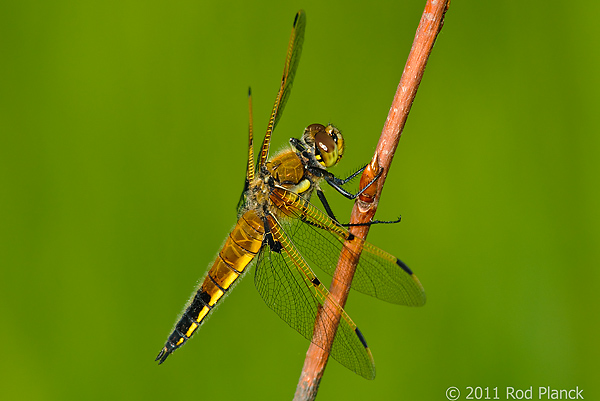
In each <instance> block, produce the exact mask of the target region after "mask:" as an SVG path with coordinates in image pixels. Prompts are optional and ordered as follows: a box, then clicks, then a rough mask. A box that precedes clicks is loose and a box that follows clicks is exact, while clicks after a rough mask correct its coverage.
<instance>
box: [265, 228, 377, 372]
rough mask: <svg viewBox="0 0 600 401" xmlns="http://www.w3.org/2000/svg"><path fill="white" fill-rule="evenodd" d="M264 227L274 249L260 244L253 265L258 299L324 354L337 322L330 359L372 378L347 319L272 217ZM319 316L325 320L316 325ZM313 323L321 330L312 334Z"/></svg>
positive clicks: (363, 345) (358, 336) (368, 353)
mask: <svg viewBox="0 0 600 401" xmlns="http://www.w3.org/2000/svg"><path fill="white" fill-rule="evenodd" d="M269 226H270V227H269V228H270V234H267V235H272V241H273V244H274V245H272V246H270V245H268V244H265V245H263V246H264V247H265V248H263V250H262V251H261V253H260V256H259V258H258V261H257V265H256V271H255V276H254V282H255V284H256V288H257V290H258V292H259V294H260V295H261V296H262V298H263V299H264V301H265V302H266V304H267V305H268V306H269V307H270V308H271V309H273V310H274V311H275V312H276V313H277V314H278V315H279V316H280V317H281V318H282V319H283V320H284V321H285V322H286V323H287V324H289V325H290V327H292V328H294V329H295V330H297V331H298V332H299V333H300V334H302V335H303V336H304V337H306V338H307V339H308V340H310V341H312V342H313V343H314V344H315V345H317V346H319V347H321V348H322V349H324V350H327V344H329V343H330V342H329V341H328V340H329V338H328V336H330V335H331V333H333V332H334V329H333V328H334V327H335V324H336V322H337V321H339V322H340V323H339V326H338V328H337V332H335V337H334V341H333V345H332V348H331V350H330V355H331V356H332V357H333V358H334V359H335V360H337V361H338V362H340V363H341V364H342V365H344V366H345V367H347V368H348V369H350V370H352V371H353V372H356V373H357V374H359V375H361V376H363V377H365V378H367V379H373V378H374V377H375V364H374V362H373V356H372V355H371V351H370V350H369V348H368V347H367V344H366V342H365V340H364V337H363V336H362V334H361V333H360V331H359V330H358V328H357V327H356V325H355V324H354V322H353V321H352V319H350V317H349V316H348V314H346V312H345V311H344V309H343V308H341V307H340V306H339V305H338V304H337V303H336V302H335V301H333V299H332V298H331V296H330V294H329V291H328V290H327V288H325V286H324V285H323V284H322V283H321V282H320V281H319V279H318V278H317V277H316V276H315V274H314V273H313V272H312V270H311V269H310V267H309V266H308V264H306V262H305V261H304V259H303V258H302V256H301V255H300V254H299V253H298V250H297V249H296V248H295V246H294V245H293V244H292V242H291V241H290V240H289V238H288V236H287V235H286V234H285V233H284V231H283V229H282V227H281V226H280V225H279V223H278V222H277V221H276V220H275V219H274V218H273V217H272V216H270V217H269ZM269 247H271V249H269ZM318 314H321V315H323V317H324V318H323V319H319V320H317V315H318ZM316 322H321V323H320V324H321V325H322V326H325V327H321V329H322V330H318V331H316V330H315V324H316ZM316 332H318V333H325V334H324V335H323V336H321V337H318V336H315V335H313V334H314V333H316Z"/></svg>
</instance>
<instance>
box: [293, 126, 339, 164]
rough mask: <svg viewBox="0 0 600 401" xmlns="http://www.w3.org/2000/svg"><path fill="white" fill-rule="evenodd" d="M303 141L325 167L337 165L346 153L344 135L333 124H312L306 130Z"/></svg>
mask: <svg viewBox="0 0 600 401" xmlns="http://www.w3.org/2000/svg"><path fill="white" fill-rule="evenodd" d="M301 142H302V143H303V144H305V145H306V147H307V148H308V149H309V150H310V152H311V153H312V155H313V156H314V158H315V160H316V161H317V162H318V163H319V164H320V165H321V166H323V167H325V168H329V167H332V166H335V165H336V164H337V163H338V162H339V161H340V159H341V158H342V155H343V154H344V137H343V136H342V133H341V132H340V130H339V129H337V128H336V127H334V126H333V125H331V124H328V125H327V126H324V125H323V124H311V125H309V126H308V127H306V129H305V130H304V134H303V135H302V140H301Z"/></svg>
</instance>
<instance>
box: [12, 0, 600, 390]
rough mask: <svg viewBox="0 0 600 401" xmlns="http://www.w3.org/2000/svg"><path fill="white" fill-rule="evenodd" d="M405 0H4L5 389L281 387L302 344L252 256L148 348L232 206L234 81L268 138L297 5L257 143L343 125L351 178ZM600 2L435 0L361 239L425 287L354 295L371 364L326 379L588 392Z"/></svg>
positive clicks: (415, 11)
mask: <svg viewBox="0 0 600 401" xmlns="http://www.w3.org/2000/svg"><path fill="white" fill-rule="evenodd" d="M423 7H424V1H404V2H382V1H377V0H374V1H369V2H358V1H354V2H349V1H336V2H327V3H326V4H325V2H321V1H305V2H274V1H273V2H263V3H256V2H213V3H207V2H203V1H200V2H193V1H172V2H158V1H150V2H142V1H140V2H133V1H102V2H100V1H90V2H79V1H54V2H35V1H18V2H17V1H3V2H2V3H1V4H0V141H1V142H0V264H1V266H0V325H1V330H0V344H1V352H0V355H1V356H0V392H1V393H0V398H2V399H6V400H16V399H19V400H69V399H98V400H106V399H128V400H134V399H139V400H148V399H162V400H169V399H189V400H193V399H209V400H216V399H219V400H223V399H291V398H292V396H293V394H294V391H295V387H296V383H297V379H298V377H299V374H300V369H301V367H302V364H303V360H304V354H305V352H306V349H307V347H308V342H307V341H306V340H304V339H303V338H302V337H301V336H299V335H298V334H297V333H295V332H294V331H293V330H290V329H289V328H288V327H287V325H286V324H285V323H284V322H283V321H281V320H280V319H279V318H278V317H277V316H276V315H275V314H274V313H273V312H271V310H270V309H269V308H267V307H266V306H265V305H264V303H263V301H262V300H261V299H260V296H259V295H258V293H257V292H256V290H255V288H254V284H253V282H252V281H253V279H252V277H248V278H246V279H245V280H244V281H243V282H242V283H240V284H239V285H238V286H237V287H236V289H235V291H234V293H233V295H231V296H229V297H228V298H227V300H226V301H224V302H223V303H222V304H221V306H220V307H219V308H218V311H217V313H214V314H213V316H212V317H211V319H209V322H208V324H206V325H204V326H203V328H202V329H201V330H200V331H199V333H198V334H196V336H195V337H194V339H193V340H192V341H190V342H189V344H187V345H186V346H185V347H184V348H183V349H182V350H180V351H178V352H177V353H175V354H174V356H172V357H171V358H169V360H168V361H167V363H165V364H164V365H161V366H160V367H158V366H156V364H155V363H154V362H153V360H154V358H155V356H156V354H157V353H158V351H159V350H160V348H161V347H162V346H163V344H164V341H165V340H166V337H167V335H168V334H169V331H170V329H171V328H172V325H173V323H174V322H175V320H176V318H177V315H178V313H179V312H180V310H181V308H182V307H183V305H184V303H185V302H186V300H187V299H188V296H189V294H190V293H191V292H192V291H193V289H194V286H195V283H196V281H197V280H198V279H199V278H200V277H201V276H202V275H203V274H204V272H205V270H206V268H207V266H208V265H209V264H210V263H211V262H212V260H213V258H214V257H215V255H216V253H217V252H218V250H219V248H220V246H221V244H222V241H223V240H224V239H225V237H226V235H227V233H228V232H229V230H230V229H231V228H232V226H233V224H234V223H235V217H236V216H235V205H236V203H237V200H238V197H239V193H240V191H241V187H242V181H243V174H244V169H245V154H246V153H245V152H246V148H245V146H246V134H247V99H246V92H247V87H248V85H251V86H252V88H253V93H254V116H255V127H256V131H257V133H258V136H261V134H262V132H264V128H265V127H266V124H267V119H268V115H269V113H270V109H271V106H272V102H273V100H274V97H275V93H276V90H277V88H278V85H279V81H280V76H281V70H282V67H283V61H284V55H285V50H286V46H287V41H288V38H289V33H290V28H291V23H292V20H293V17H294V13H295V12H296V11H297V10H298V9H299V8H304V9H305V10H306V13H307V21H308V22H307V31H306V40H305V45H304V52H303V55H302V60H301V62H300V67H299V70H298V74H297V75H296V81H295V86H294V90H293V94H292V96H291V97H290V100H289V102H288V104H287V108H286V112H285V114H284V117H283V118H282V119H281V122H280V124H279V126H278V128H277V130H276V132H275V136H274V148H275V149H279V148H282V147H284V146H285V145H286V142H287V139H288V138H289V137H292V136H299V135H300V134H301V132H302V130H303V128H304V127H305V126H307V125H308V124H310V123H314V122H321V123H328V122H332V123H335V124H336V125H337V126H339V127H340V128H341V130H342V131H343V132H344V134H345V138H346V141H347V153H346V156H345V158H344V160H343V163H342V164H341V166H340V167H338V168H337V169H336V170H334V172H335V173H337V174H339V175H340V176H344V175H345V174H347V173H348V172H351V171H353V169H355V168H356V167H359V166H361V165H362V164H363V163H365V162H366V161H368V160H369V158H370V157H371V155H372V152H373V150H374V148H375V144H376V143H377V138H378V136H379V133H380V132H381V128H382V126H383V123H384V121H385V118H386V115H387V112H388V109H389V106H390V103H391V100H392V97H393V94H394V92H395V90H396V86H397V84H398V81H399V79H400V75H401V73H402V69H403V67H404V63H405V61H406V57H407V55H408V52H409V49H410V45H411V43H412V40H413V36H414V33H415V30H416V27H417V25H418V22H419V19H420V17H421V13H422V10H423ZM599 14H600V6H598V3H597V2H593V1H587V2H583V3H578V4H577V5H576V6H575V5H568V2H567V3H565V2H558V1H555V2H546V1H531V2H516V1H513V2H507V1H504V2H480V1H458V0H455V1H453V2H452V4H451V7H450V10H449V11H448V13H447V15H446V23H445V25H444V28H443V30H442V32H441V34H440V36H439V37H438V40H437V42H436V46H435V48H434V51H433V54H432V56H431V57H430V59H429V63H428V66H427V70H426V71H425V76H424V79H423V82H422V84H421V87H420V89H419V92H418V95H417V98H416V100H415V103H414V105H413V109H412V112H411V115H410V117H409V119H408V123H407V125H406V128H405V131H404V133H403V136H402V140H401V141H400V146H399V148H398V152H397V153H396V158H395V162H394V163H393V166H392V170H391V172H390V174H389V177H388V180H387V182H386V187H385V190H384V193H383V198H382V202H381V204H380V208H379V211H378V218H380V219H392V218H395V217H396V216H397V215H398V214H401V215H402V217H403V220H402V223H401V224H399V225H393V226H378V227H374V228H373V229H372V230H371V233H370V236H369V240H370V241H371V242H372V243H374V244H376V245H378V246H380V247H381V248H383V249H385V250H388V251H389V252H392V253H394V254H396V255H397V256H399V257H400V258H402V259H403V260H404V261H405V262H406V263H407V264H408V265H409V266H411V267H412V268H413V270H414V271H415V273H416V274H417V275H418V276H419V278H420V279H421V282H422V283H423V285H424V287H425V289H426V291H427V295H428V302H427V304H426V305H425V307H423V308H415V309H410V308H405V307H397V306H394V305H389V304H386V303H384V302H380V301H378V300H375V299H373V298H370V297H367V296H363V295H361V294H352V295H351V297H350V300H349V303H348V305H347V308H346V309H347V311H348V313H349V314H350V315H351V316H352V317H353V319H354V320H355V321H356V322H357V324H358V325H359V327H361V330H362V331H363V333H364V334H365V336H366V338H367V339H368V341H369V345H370V347H371V349H372V351H373V354H374V357H375V360H376V364H377V372H378V375H377V378H376V379H375V380H374V381H366V380H364V379H362V378H361V377H359V376H357V375H355V374H353V373H351V372H350V371H348V370H346V369H344V368H343V367H341V366H340V365H339V364H338V363H336V362H331V363H330V364H329V366H328V368H327V371H326V373H325V377H324V379H323V382H322V385H321V390H320V393H319V399H344V400H365V399H378V400H387V399H393V400H396V399H406V400H444V399H446V397H445V391H446V388H448V387H449V386H456V387H458V388H459V389H460V390H461V392H462V396H461V399H465V396H466V395H467V390H466V387H467V386H473V387H475V386H482V387H485V386H489V387H491V388H493V387H498V388H499V399H506V394H505V388H506V386H513V387H516V388H522V389H527V388H529V386H534V389H536V388H537V387H538V386H551V387H553V388H557V389H570V388H574V387H575V386H579V388H580V389H581V388H583V390H584V392H583V395H584V397H585V399H598V398H599V396H598V394H599V393H600V390H599V386H598V384H597V383H598V382H597V379H598V374H599V373H600V369H599V366H600V364H599V362H598V361H599V360H600V346H599V345H598V338H599V335H600V330H599V328H600V325H599V319H598V312H599V311H598V309H599V308H598V306H599V301H598V291H599V289H600V286H599V281H600V280H599V276H600V274H599V273H598V260H599V256H600V252H599V250H598V249H599V247H598V245H599V244H600V212H599V207H598V206H599V198H600V196H599V195H600V185H598V176H599V173H600V152H599V151H600V139H599V136H598V131H599V130H598V122H599V120H598V116H597V113H598V106H599V103H600V102H599V95H598V94H599V93H600V85H599V76H600V75H599V74H598V71H599V70H600V65H599V64H600V63H599V61H600V56H599V53H598V43H600V41H599V39H600V35H599V33H600V30H599V28H598V24H597V16H598V15H599ZM328 195H329V198H330V199H331V200H332V203H333V206H334V208H335V210H336V211H337V214H338V215H339V216H344V215H346V216H349V211H350V208H351V202H348V201H346V200H344V199H339V198H341V197H338V196H336V194H335V193H333V192H332V191H328ZM316 271H317V274H319V276H320V277H323V278H326V277H324V274H322V273H319V271H318V270H316ZM536 398H537V394H536V393H535V392H534V399H536Z"/></svg>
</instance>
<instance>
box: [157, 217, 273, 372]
mask: <svg viewBox="0 0 600 401" xmlns="http://www.w3.org/2000/svg"><path fill="white" fill-rule="evenodd" d="M263 237H264V225H263V222H262V220H261V219H260V217H258V215H257V214H256V213H255V212H254V211H253V210H250V211H248V212H246V213H244V215H243V216H242V217H241V218H240V219H239V220H238V222H237V224H236V225H235V227H234V228H233V230H232V231H231V233H230V234H229V237H227V240H226V241H225V244H224V245H223V248H222V249H221V252H219V255H218V256H217V259H216V260H215V262H214V263H213V265H212V267H211V268H210V270H209V271H208V273H207V274H206V276H205V277H204V280H203V281H202V284H201V285H200V287H199V288H198V290H197V291H196V293H195V295H194V296H193V298H192V299H191V300H190V302H189V303H188V305H187V307H186V308H185V311H184V312H183V314H182V315H181V318H180V319H179V321H178V322H177V324H176V325H175V329H174V330H173V332H172V333H171V335H170V336H169V339H168V340H167V343H166V344H165V346H164V347H163V349H162V350H161V351H160V353H159V354H158V357H157V358H156V360H157V361H159V363H163V362H164V361H165V359H167V357H168V356H169V355H170V354H171V353H172V352H173V351H175V350H176V349H177V348H179V347H181V346H182V345H183V344H185V342H186V341H187V340H188V339H189V338H190V337H191V336H192V335H193V334H194V333H195V332H196V330H197V329H198V327H200V325H201V324H202V322H203V321H204V320H205V319H206V317H207V316H208V314H209V313H210V311H211V310H212V309H213V308H214V307H215V305H216V304H217V302H219V300H220V299H221V298H223V297H224V296H225V295H226V294H227V292H228V291H229V290H230V289H231V288H232V286H233V284H234V283H235V282H236V281H237V279H238V278H239V277H240V276H241V275H243V273H244V272H245V270H246V267H248V265H249V264H250V262H251V261H252V259H254V256H256V254H257V253H258V251H259V250H260V247H261V246H262V241H263Z"/></svg>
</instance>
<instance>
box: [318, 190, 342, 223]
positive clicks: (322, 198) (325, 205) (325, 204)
mask: <svg viewBox="0 0 600 401" xmlns="http://www.w3.org/2000/svg"><path fill="white" fill-rule="evenodd" d="M317 196H318V197H319V200H320V201H321V204H322V205H323V208H325V212H327V215H328V216H329V217H331V220H333V221H335V222H337V223H339V221H338V219H336V217H335V215H334V214H333V210H331V206H329V202H327V198H325V194H324V193H323V191H321V189H317Z"/></svg>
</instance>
